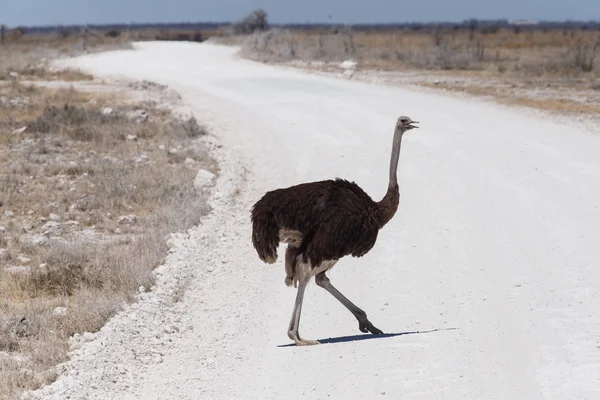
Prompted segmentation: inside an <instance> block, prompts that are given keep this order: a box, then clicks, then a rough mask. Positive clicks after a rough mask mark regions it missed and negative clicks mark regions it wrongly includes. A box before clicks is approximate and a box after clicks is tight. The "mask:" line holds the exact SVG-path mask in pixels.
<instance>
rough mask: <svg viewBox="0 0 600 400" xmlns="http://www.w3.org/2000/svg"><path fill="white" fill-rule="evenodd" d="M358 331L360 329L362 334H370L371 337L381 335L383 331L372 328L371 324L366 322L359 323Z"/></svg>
mask: <svg viewBox="0 0 600 400" xmlns="http://www.w3.org/2000/svg"><path fill="white" fill-rule="evenodd" d="M358 329H360V331H361V332H364V333H368V332H370V333H372V334H373V335H381V334H383V331H382V330H381V329H378V328H376V327H374V326H373V324H372V323H371V322H369V321H368V320H367V321H365V322H359V323H358Z"/></svg>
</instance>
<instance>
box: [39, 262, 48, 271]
mask: <svg viewBox="0 0 600 400" xmlns="http://www.w3.org/2000/svg"><path fill="white" fill-rule="evenodd" d="M38 268H39V269H41V270H42V271H44V270H46V269H47V268H48V264H46V263H42V264H40V265H39V266H38Z"/></svg>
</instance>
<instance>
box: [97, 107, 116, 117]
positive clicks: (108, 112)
mask: <svg viewBox="0 0 600 400" xmlns="http://www.w3.org/2000/svg"><path fill="white" fill-rule="evenodd" d="M100 112H101V113H102V115H112V114H114V112H115V110H113V109H112V108H110V107H103V108H101V109H100Z"/></svg>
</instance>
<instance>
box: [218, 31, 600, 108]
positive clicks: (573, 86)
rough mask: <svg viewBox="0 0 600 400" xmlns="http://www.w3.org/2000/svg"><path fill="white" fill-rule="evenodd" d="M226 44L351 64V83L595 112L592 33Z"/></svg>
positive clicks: (418, 34) (599, 42)
mask: <svg viewBox="0 0 600 400" xmlns="http://www.w3.org/2000/svg"><path fill="white" fill-rule="evenodd" d="M229 40H231V41H232V42H236V41H237V42H238V43H239V42H240V41H241V42H242V53H243V54H244V55H245V56H246V57H248V58H251V59H255V60H258V61H264V62H276V63H289V64H292V65H295V66H300V67H302V68H307V69H313V70H319V71H329V72H337V73H339V72H340V68H339V64H340V62H342V61H344V60H354V61H356V62H357V63H358V67H357V70H356V71H355V72H357V74H354V77H355V78H357V77H358V78H360V77H361V76H360V72H361V71H362V72H367V71H370V72H372V74H371V75H374V74H376V75H377V76H379V77H383V78H391V79H390V80H392V81H393V80H396V81H402V80H403V81H404V83H416V84H419V85H425V86H436V87H442V88H444V89H448V90H458V91H464V92H467V93H470V94H477V95H491V96H495V97H499V98H501V99H503V100H504V101H507V99H510V98H512V99H514V100H516V101H517V103H519V104H521V105H526V106H531V107H536V108H544V109H550V110H560V111H567V112H579V113H581V112H583V113H589V112H593V113H595V112H598V111H600V90H599V89H600V81H599V78H600V31H598V30H583V29H574V28H573V29H546V30H545V29H537V28H536V29H532V28H528V29H524V30H523V29H522V28H520V27H518V26H515V27H512V28H495V29H492V28H487V29H483V28H480V29H468V28H464V27H463V28H460V29H459V28H455V29H451V28H439V29H435V28H429V29H408V28H406V29H390V30H381V29H380V30H362V31H359V30H357V31H353V30H350V29H340V28H336V29H310V30H279V29H272V30H269V31H266V32H260V33H255V34H253V35H249V36H246V37H244V38H243V40H240V38H239V37H237V38H232V39H229ZM353 72H354V71H353ZM350 76H352V74H350ZM400 77H404V78H409V77H410V79H398V78H400ZM549 88H550V89H553V90H552V93H544V94H543V95H542V96H541V97H540V93H539V92H540V89H543V90H544V91H545V92H550V90H549ZM582 91H587V93H586V94H583V95H582Z"/></svg>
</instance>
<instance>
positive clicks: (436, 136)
mask: <svg viewBox="0 0 600 400" xmlns="http://www.w3.org/2000/svg"><path fill="white" fill-rule="evenodd" d="M136 47H137V48H138V49H137V50H136V51H120V52H112V53H103V54H97V55H91V56H87V57H82V58H78V59H75V60H72V61H70V63H71V64H74V65H76V66H79V67H81V68H84V69H86V70H89V71H91V72H93V73H95V74H99V75H110V76H115V75H117V76H118V75H120V76H126V77H130V78H135V79H150V80H153V81H156V82H159V83H163V84H167V85H169V86H171V87H172V88H173V89H175V90H177V91H178V92H179V93H180V94H181V95H182V96H183V99H184V100H185V101H186V102H187V103H188V104H189V105H190V107H191V108H192V109H193V110H194V112H195V113H196V114H197V117H198V119H199V120H201V121H206V120H207V119H208V120H209V123H210V125H211V127H213V129H214V132H215V135H216V136H217V139H218V141H219V143H220V144H221V145H222V146H223V147H221V148H220V150H219V151H220V156H221V157H222V163H223V164H222V168H223V172H222V175H221V178H220V180H219V183H218V185H217V191H218V194H217V196H216V197H215V198H214V199H213V201H214V207H215V210H214V213H213V214H212V215H211V216H209V217H208V218H207V219H206V220H205V221H204V223H203V224H201V225H200V226H199V227H198V228H196V229H193V230H190V232H189V235H179V236H178V237H177V238H176V240H174V246H175V247H174V249H173V251H172V254H171V255H170V256H169V258H168V260H167V264H166V265H165V266H164V267H161V269H160V270H159V272H160V279H159V282H160V285H159V286H158V288H157V290H156V291H155V292H153V293H149V294H145V295H144V296H142V299H141V300H140V302H139V304H137V305H134V306H133V307H132V308H130V309H128V310H126V311H125V312H123V313H121V314H120V315H118V316H117V317H115V318H114V319H113V320H112V321H111V322H110V323H109V324H108V326H107V328H106V329H104V330H103V331H102V332H100V333H99V334H98V335H97V339H96V340H95V341H94V342H91V343H90V344H88V346H86V347H84V348H83V349H82V350H80V351H78V352H76V353H75V354H74V356H73V361H72V362H71V363H70V364H68V369H67V376H66V377H65V378H63V379H61V380H60V381H58V382H57V383H56V384H54V385H52V386H51V387H48V388H46V389H44V390H42V391H39V392H37V393H36V394H34V395H32V396H31V397H37V398H48V399H51V398H52V399H54V398H55V399H67V398H70V399H84V398H85V399H169V400H170V399H325V398H332V399H372V398H393V399H400V398H402V399H427V400H431V399H474V400H482V399H507V400H516V399H527V400H535V399H553V400H567V399H568V400H573V399H590V400H591V399H594V400H595V399H599V398H600V311H599V310H600V268H599V262H600V260H599V259H600V245H599V243H598V238H599V234H600V136H597V135H594V134H592V133H590V132H586V131H584V130H583V129H582V128H578V127H577V126H576V125H561V124H559V123H557V122H552V121H549V120H544V119H541V118H539V117H536V116H532V115H527V113H525V112H521V111H518V110H516V111H515V110H513V111H511V110H509V109H506V108H502V107H500V106H495V105H493V104H487V103H478V102H474V101H469V100H463V99H457V98H453V97H450V96H442V95H434V94H426V93H419V92H414V91H408V90H403V89H399V88H388V87H384V86H377V85H370V84H364V83H357V82H351V81H344V80H335V79H331V78H325V77H318V76H311V75H307V74H303V73H300V72H296V71H292V70H285V69H280V68H276V67H269V66H264V65H261V64H257V63H252V62H248V61H244V60H239V59H237V58H236V57H235V56H234V50H232V49H230V48H224V47H219V46H214V45H208V44H203V45H197V44H186V43H145V44H139V45H137V46H136ZM401 114H402V115H408V116H410V117H411V118H413V119H416V120H419V121H421V124H420V126H421V129H419V130H415V131H411V132H409V133H407V134H406V136H405V139H404V140H405V142H404V144H403V148H402V154H401V159H400V172H399V179H400V190H401V201H400V208H399V211H398V213H397V214H396V216H395V218H394V219H393V220H392V221H391V222H390V223H389V224H388V225H387V226H386V227H385V228H384V230H383V231H382V232H380V235H379V239H378V243H377V244H376V246H375V248H374V249H373V250H372V251H371V252H370V253H369V254H368V255H367V256H365V257H363V258H361V259H353V258H348V259H343V260H342V261H341V262H340V263H338V265H337V266H336V267H335V268H334V269H333V271H332V272H331V274H330V277H331V280H332V282H333V283H334V284H335V285H336V286H337V287H338V288H339V289H340V290H341V291H342V292H343V293H344V294H346V295H347V296H348V297H349V298H350V299H352V300H353V301H355V302H356V303H357V304H358V305H359V306H360V307H362V308H363V309H364V310H365V311H367V313H368V315H369V317H370V319H371V321H372V322H373V323H374V324H375V326H377V327H379V328H381V329H383V330H384V331H385V332H386V333H389V334H390V335H386V336H383V337H377V336H354V335H358V334H360V332H359V331H358V324H357V323H356V321H355V320H354V318H353V317H352V315H351V314H350V313H348V312H347V311H346V310H345V309H344V308H343V307H342V306H341V305H340V304H339V303H337V301H336V300H335V299H333V297H331V296H330V295H329V294H328V293H326V292H325V291H323V290H321V289H319V288H318V287H317V286H316V285H314V284H312V285H311V286H309V288H308V290H307V296H306V298H305V306H304V309H303V315H302V321H301V324H300V331H301V333H302V334H303V336H304V337H306V338H308V339H327V338H332V339H331V340H323V342H325V343H324V344H322V345H319V346H313V347H301V348H297V347H280V345H285V344H288V343H289V340H288V338H287V336H286V328H287V323H288V320H289V317H290V314H291V311H292V306H293V301H294V297H295V292H294V291H293V290H291V289H289V288H287V287H285V286H284V284H283V280H284V271H283V267H282V265H281V262H279V263H278V264H277V265H276V266H267V265H264V264H261V263H260V261H259V260H258V258H257V256H256V254H255V252H254V250H253V248H252V245H251V240H250V224H249V222H250V221H249V208H250V206H251V205H252V203H253V202H254V201H256V200H257V199H258V198H259V197H260V196H261V195H262V194H263V193H264V192H265V191H267V190H270V189H273V188H276V187H282V186H289V185H292V184H295V183H299V182H306V181H312V180H318V179H324V178H331V177H336V176H341V177H345V178H348V179H351V180H355V181H356V182H357V183H358V184H359V185H360V186H361V187H363V188H364V189H365V190H366V191H367V192H368V193H370V194H371V195H372V196H373V198H375V199H377V200H378V199H379V198H380V197H381V196H382V195H383V193H384V191H385V189H386V184H387V167H388V162H389V151H390V146H391V140H392V131H393V127H394V123H395V120H396V118H397V117H398V116H399V115H401ZM236 186H237V187H239V188H240V193H239V194H236V193H235V187H236ZM178 280H179V281H189V282H188V283H189V288H188V291H187V294H186V296H185V298H184V301H183V302H180V303H177V304H175V305H171V303H170V302H169V298H170V297H169V295H170V290H171V289H172V287H173V285H174V282H176V281H178ZM69 371H70V372H69Z"/></svg>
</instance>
